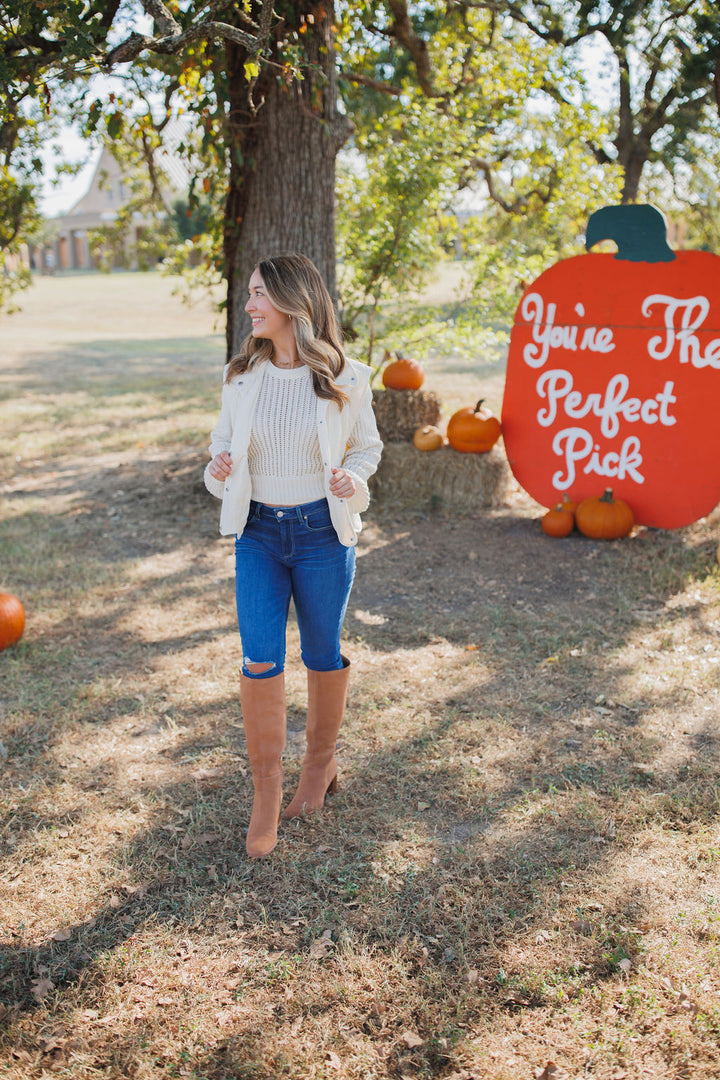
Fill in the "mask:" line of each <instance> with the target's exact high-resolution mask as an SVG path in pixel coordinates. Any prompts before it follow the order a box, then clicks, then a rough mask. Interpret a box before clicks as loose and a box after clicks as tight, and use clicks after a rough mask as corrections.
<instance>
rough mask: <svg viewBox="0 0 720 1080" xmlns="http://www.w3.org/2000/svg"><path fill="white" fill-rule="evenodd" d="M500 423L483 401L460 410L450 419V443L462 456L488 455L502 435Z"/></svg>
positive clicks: (448, 429)
mask: <svg viewBox="0 0 720 1080" xmlns="http://www.w3.org/2000/svg"><path fill="white" fill-rule="evenodd" d="M501 430H502V429H501V427H500V421H499V420H498V418H497V416H494V415H493V413H492V412H491V411H490V409H487V408H485V406H484V405H483V399H482V398H481V399H480V401H478V403H477V405H475V406H474V407H473V406H472V405H470V406H468V407H467V408H465V409H458V411H457V412H456V413H453V415H452V416H451V417H450V420H449V423H448V427H447V438H448V442H449V443H450V445H451V446H452V448H453V450H458V451H459V452H460V453H461V454H486V453H487V452H488V450H492V448H493V446H494V445H495V443H496V442H497V441H498V439H499V438H500V434H501Z"/></svg>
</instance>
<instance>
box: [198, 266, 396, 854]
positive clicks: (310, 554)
mask: <svg viewBox="0 0 720 1080" xmlns="http://www.w3.org/2000/svg"><path fill="white" fill-rule="evenodd" d="M249 293H250V297H249V299H248V302H247V304H246V305H245V310H246V311H247V313H248V314H249V315H250V318H251V320H252V330H251V332H250V334H249V336H248V337H247V338H246V339H245V341H244V342H243V344H242V347H241V349H240V352H239V353H238V355H237V356H235V357H233V359H232V360H231V361H230V363H229V364H228V365H227V367H226V369H225V376H224V382H223V391H222V407H221V410H220V417H219V420H218V422H217V425H216V427H215V429H214V431H213V433H212V442H211V444H210V454H211V456H212V461H211V462H210V464H209V465H208V466H207V469H206V470H205V483H206V486H207V487H208V489H209V491H211V492H212V494H213V495H216V496H217V497H218V498H221V499H222V509H221V512H220V532H221V533H222V534H223V535H227V534H232V533H234V534H235V536H236V540H235V586H236V590H235V591H236V598H237V613H238V625H239V629H240V638H241V642H242V650H243V665H242V671H241V675H240V702H241V706H242V714H243V723H244V726H245V737H246V742H247V751H248V758H249V760H250V767H251V771H252V778H253V787H254V798H253V808H252V814H251V817H250V825H249V827H248V832H247V843H246V848H247V853H248V855H249V856H250V857H252V858H259V857H261V856H263V855H267V854H269V852H271V851H272V849H273V848H274V847H275V845H276V843H277V826H278V823H279V819H280V809H281V806H282V765H281V756H282V752H283V749H284V747H285V737H286V713H285V681H284V680H285V676H284V666H285V635H286V626H287V615H288V608H289V604H290V598H291V597H292V599H293V601H294V603H295V611H296V614H297V621H298V627H299V629H300V649H301V656H302V660H303V663H304V664H305V666H306V668H307V671H308V711H307V725H306V734H307V750H306V753H305V758H304V761H303V767H302V772H301V776H300V783H299V786H298V789H297V792H296V793H295V795H294V797H293V799H292V801H291V802H290V804H289V805H288V806H287V807H286V809H285V813H284V816H285V817H286V818H291V817H295V816H296V815H298V814H301V813H303V812H306V811H312V810H319V809H321V808H322V806H323V804H324V801H325V796H326V794H327V793H328V792H329V791H334V790H335V789H336V786H337V780H336V776H337V764H336V761H335V743H336V739H337V734H338V730H339V728H340V724H341V722H342V716H343V712H344V709H345V699H346V696H347V686H348V677H349V671H350V664H349V661H348V660H347V659H346V658H345V657H344V656H342V654H341V652H340V631H341V629H342V623H343V618H344V616H345V609H346V607H347V601H348V596H349V594H350V588H351V586H352V582H353V576H354V572H355V545H356V544H357V537H358V533H359V531H360V528H361V524H360V517H359V513H360V512H361V511H363V510H365V509H366V508H367V505H368V502H369V494H368V487H367V480H368V477H369V476H371V475H372V473H374V472H375V469H376V468H377V464H378V461H379V460H380V453H381V451H382V443H381V441H380V438H379V436H378V432H377V426H376V424H375V416H374V413H373V410H372V394H371V392H370V386H369V378H370V370H369V368H367V367H366V366H365V365H364V364H359V363H357V362H355V361H353V360H349V359H348V358H347V357H346V356H345V354H344V351H343V347H342V339H341V335H340V330H339V327H338V323H337V319H336V316H335V311H334V308H333V305H332V301H331V299H330V296H329V294H328V291H327V289H326V288H325V284H324V283H323V280H322V278H321V276H320V274H319V273H318V271H317V269H316V268H315V266H314V265H313V263H312V262H311V261H310V260H309V259H307V258H306V257H305V256H304V255H281V256H277V257H276V258H272V259H263V260H262V261H261V262H260V263H258V265H257V267H256V269H255V271H254V272H253V275H252V277H251V278H250V284H249Z"/></svg>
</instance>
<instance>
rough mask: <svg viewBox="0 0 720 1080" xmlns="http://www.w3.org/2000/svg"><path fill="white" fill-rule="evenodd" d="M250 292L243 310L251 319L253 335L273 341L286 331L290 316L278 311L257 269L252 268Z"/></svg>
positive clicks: (285, 333)
mask: <svg viewBox="0 0 720 1080" xmlns="http://www.w3.org/2000/svg"><path fill="white" fill-rule="evenodd" d="M248 292H249V293H250V296H249V299H248V302H247V304H246V305H245V310H246V311H247V313H248V315H249V316H250V318H251V319H252V333H253V337H258V338H268V339H269V340H270V341H275V340H276V339H277V338H278V336H279V335H282V336H285V335H287V332H288V327H289V323H290V317H289V316H288V315H285V313H284V312H282V311H278V309H277V308H276V307H275V305H274V304H273V303H272V301H271V300H270V299H269V298H268V296H267V295H266V293H265V285H264V284H263V279H262V277H261V276H260V271H259V270H254V271H253V275H252V277H251V278H250V283H249V285H248Z"/></svg>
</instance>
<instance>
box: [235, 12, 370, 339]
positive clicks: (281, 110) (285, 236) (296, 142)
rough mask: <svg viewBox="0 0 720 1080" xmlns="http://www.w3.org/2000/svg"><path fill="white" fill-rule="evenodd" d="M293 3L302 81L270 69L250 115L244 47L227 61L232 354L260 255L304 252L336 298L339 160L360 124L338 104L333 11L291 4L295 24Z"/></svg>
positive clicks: (245, 323) (242, 332)
mask: <svg viewBox="0 0 720 1080" xmlns="http://www.w3.org/2000/svg"><path fill="white" fill-rule="evenodd" d="M289 7H292V8H293V11H292V17H293V19H295V20H297V22H296V26H295V29H299V28H300V27H301V26H304V27H305V29H304V32H303V33H302V34H301V35H300V38H301V40H302V43H303V47H304V53H305V57H304V59H305V63H304V71H303V75H304V77H303V79H302V80H295V79H291V78H287V79H285V78H284V77H282V76H281V75H280V74H279V72H278V71H277V69H276V68H274V67H272V66H269V67H268V69H266V71H265V72H264V73H263V75H262V76H261V79H260V80H258V83H257V84H256V86H255V87H254V89H253V99H254V101H255V102H257V103H258V106H259V107H258V108H257V112H256V114H255V115H254V116H250V115H248V105H247V103H248V90H249V86H248V83H247V81H246V78H245V72H244V67H243V64H242V63H241V62H239V59H241V57H240V56H239V54H238V55H236V56H235V62H234V63H233V64H229V65H228V75H229V79H230V98H231V120H232V119H233V116H232V114H233V112H235V116H234V120H235V136H234V137H235V145H233V146H231V147H230V152H231V169H230V177H229V187H228V199H227V206H226V229H225V258H226V271H227V276H228V292H227V315H228V329H227V351H228V356H230V355H232V354H233V353H234V352H236V351H237V350H238V347H239V346H240V343H241V342H242V340H243V339H244V337H245V336H246V334H247V333H248V332H249V329H250V324H249V319H248V318H247V316H246V314H245V311H244V307H245V302H246V299H247V283H248V281H249V279H250V275H251V274H252V271H253V269H254V268H255V266H256V264H257V262H258V260H259V259H261V258H263V257H265V256H268V255H277V254H280V253H283V252H290V251H296V252H301V253H303V254H304V255H307V256H308V257H309V258H311V259H312V260H313V262H314V263H315V264H316V266H317V267H318V269H319V271H320V273H321V274H322V275H323V278H324V279H325V282H326V284H327V286H328V289H329V291H330V295H331V296H333V297H335V296H336V277H335V159H336V156H337V153H338V151H339V149H340V147H341V146H342V145H343V143H344V142H345V140H346V139H347V137H348V135H349V134H350V131H351V125H350V122H349V121H348V120H347V118H346V117H345V116H344V115H343V114H341V113H339V112H338V107H337V101H338V96H337V72H336V68H335V52H334V43H333V29H332V26H333V10H332V5H330V4H327V5H325V7H324V8H323V9H318V8H317V7H315V6H314V5H312V4H310V3H307V2H303V0H300V2H298V3H295V4H293V5H287V6H286V8H285V13H286V23H285V30H286V31H287V25H288V23H287V20H288V18H289V14H288V8H289ZM319 10H321V11H322V17H321V16H320V14H318V12H319ZM313 11H314V12H315V19H314V20H313V19H312V16H313ZM308 15H310V16H311V20H310V21H306V16H308ZM241 52H242V50H240V53H241ZM263 97H264V101H262V99H263ZM261 101H262V104H261V105H260V102H261Z"/></svg>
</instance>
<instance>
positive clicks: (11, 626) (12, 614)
mask: <svg viewBox="0 0 720 1080" xmlns="http://www.w3.org/2000/svg"><path fill="white" fill-rule="evenodd" d="M24 629H25V608H24V607H23V605H22V603H21V601H20V600H18V598H17V596H13V595H12V593H0V650H2V649H7V648H8V647H9V646H10V645H14V644H15V642H16V641H19V640H20V638H21V637H22V634H23V630H24Z"/></svg>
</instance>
